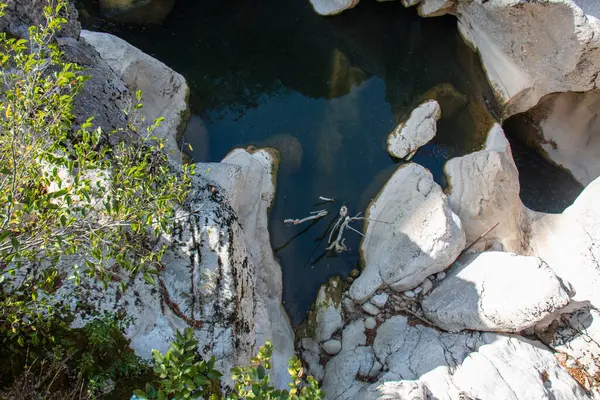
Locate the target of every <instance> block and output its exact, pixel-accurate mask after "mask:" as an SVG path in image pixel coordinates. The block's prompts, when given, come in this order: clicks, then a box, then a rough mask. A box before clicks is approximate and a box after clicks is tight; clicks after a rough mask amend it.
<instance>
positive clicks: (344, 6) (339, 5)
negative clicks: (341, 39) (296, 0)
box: [310, 0, 359, 15]
mask: <svg viewBox="0 0 600 400" xmlns="http://www.w3.org/2000/svg"><path fill="white" fill-rule="evenodd" d="M358 2H359V0H310V4H312V6H313V8H314V9H315V11H316V13H317V14H319V15H335V14H339V13H341V12H342V11H344V10H348V9H350V8H353V7H356V5H357V4H358Z"/></svg>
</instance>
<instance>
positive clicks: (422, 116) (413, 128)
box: [387, 100, 442, 159]
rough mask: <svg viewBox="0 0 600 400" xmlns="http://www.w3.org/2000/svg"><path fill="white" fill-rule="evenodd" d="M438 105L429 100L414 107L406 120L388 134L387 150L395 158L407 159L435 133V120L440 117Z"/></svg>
mask: <svg viewBox="0 0 600 400" xmlns="http://www.w3.org/2000/svg"><path fill="white" fill-rule="evenodd" d="M441 116H442V112H441V110H440V106H439V104H438V103H437V101H435V100H429V101H426V102H425V103H423V104H421V105H420V106H419V107H417V108H415V109H414V110H413V112H412V113H411V114H410V117H409V118H408V120H407V121H406V122H402V123H400V124H399V125H398V126H397V127H396V129H394V130H393V131H392V132H391V133H390V134H389V136H388V139H387V142H388V152H389V153H390V154H391V155H392V156H394V157H396V158H406V157H408V158H409V159H410V158H411V157H412V155H413V154H414V153H415V152H416V151H417V150H418V149H419V147H421V146H423V145H425V144H427V143H428V142H429V141H430V140H431V139H433V138H434V137H435V134H436V130H437V128H436V122H437V121H438V120H439V119H440V118H441Z"/></svg>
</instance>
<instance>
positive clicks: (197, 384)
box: [134, 328, 324, 400]
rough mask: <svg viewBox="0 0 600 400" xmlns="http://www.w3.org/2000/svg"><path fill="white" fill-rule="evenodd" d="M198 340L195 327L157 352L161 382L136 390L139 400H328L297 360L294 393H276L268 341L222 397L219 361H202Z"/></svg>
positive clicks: (234, 371)
mask: <svg viewBox="0 0 600 400" xmlns="http://www.w3.org/2000/svg"><path fill="white" fill-rule="evenodd" d="M197 348H198V341H197V340H195V339H194V331H193V330H192V329H191V328H188V329H186V330H185V332H184V333H183V334H182V333H180V332H177V336H176V339H175V341H174V342H173V343H172V344H171V348H170V349H169V351H167V353H166V354H165V355H164V356H163V355H162V354H161V353H160V352H159V351H157V350H153V351H152V356H153V358H154V373H155V375H156V377H158V378H159V379H158V380H156V381H155V382H154V383H152V384H147V385H146V389H145V390H136V391H135V392H134V394H135V396H136V397H137V398H139V399H158V400H165V399H190V398H191V399H196V398H204V399H210V400H217V399H219V398H222V399H227V400H237V399H257V400H259V399H260V400H320V399H323V398H324V394H323V392H322V391H321V390H320V389H319V385H318V383H317V381H316V380H315V379H314V378H313V377H312V376H308V377H307V378H306V380H307V383H306V384H303V381H302V377H303V376H302V375H303V371H302V363H301V362H300V360H299V359H298V358H297V357H295V356H294V357H293V358H292V359H291V360H290V362H289V366H288V373H289V374H290V376H291V378H292V382H290V384H289V386H290V390H289V391H287V390H276V389H275V387H274V386H273V385H272V384H271V377H270V376H269V374H268V371H269V370H270V369H271V356H272V354H273V345H272V344H271V343H270V342H267V343H266V344H265V345H264V346H261V347H260V350H259V353H258V355H257V356H256V357H254V358H253V359H252V360H251V365H250V366H248V367H236V368H233V369H232V370H231V379H232V380H233V383H234V390H233V393H230V394H225V395H220V393H219V392H220V378H221V376H222V374H221V373H220V372H219V371H217V370H215V369H214V363H215V359H214V357H213V358H211V359H210V360H209V361H208V362H207V361H204V360H202V358H201V357H200V355H199V354H198V352H197Z"/></svg>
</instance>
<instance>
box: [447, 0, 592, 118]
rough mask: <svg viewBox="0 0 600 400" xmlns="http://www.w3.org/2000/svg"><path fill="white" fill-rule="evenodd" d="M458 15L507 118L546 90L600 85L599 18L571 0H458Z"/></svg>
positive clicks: (587, 87)
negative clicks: (525, 0) (592, 15)
mask: <svg viewBox="0 0 600 400" xmlns="http://www.w3.org/2000/svg"><path fill="white" fill-rule="evenodd" d="M579 2H580V3H586V1H585V0H583V1H579ZM584 7H585V8H586V9H587V8H588V7H587V6H586V5H584ZM590 12H594V11H592V10H591V7H590ZM457 15H458V21H459V22H458V28H459V31H460V33H461V35H462V36H463V38H464V39H465V41H466V42H467V43H468V44H470V45H471V46H472V47H473V48H474V49H477V51H478V52H479V54H480V56H481V60H482V62H483V67H484V70H485V71H486V73H487V76H488V80H489V81H490V83H491V85H492V87H493V88H494V90H495V92H496V97H497V98H498V100H499V101H500V103H501V104H502V105H503V107H504V116H505V117H508V116H510V115H513V114H516V113H519V112H523V111H526V110H528V109H529V108H531V107H533V106H534V105H535V104H537V103H538V101H539V100H540V99H541V98H542V97H543V96H545V95H547V94H549V93H555V92H568V91H572V92H583V91H587V90H591V89H593V88H595V87H598V86H599V83H600V78H599V77H598V71H600V56H599V55H600V21H598V19H597V18H595V17H591V16H587V15H586V14H585V13H584V12H583V11H582V10H581V8H579V7H578V6H577V5H576V4H575V3H574V2H573V1H571V0H553V1H550V2H549V1H546V0H531V1H527V2H522V1H514V0H494V1H488V2H482V1H462V0H461V1H459V2H458V6H457Z"/></svg>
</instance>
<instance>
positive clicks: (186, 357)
mask: <svg viewBox="0 0 600 400" xmlns="http://www.w3.org/2000/svg"><path fill="white" fill-rule="evenodd" d="M197 348H198V341H197V340H195V339H194V331H193V330H192V329H186V330H185V332H184V333H183V334H182V333H180V332H177V335H176V338H175V341H174V342H173V343H172V344H171V348H170V349H169V351H167V353H166V354H165V355H164V356H163V355H162V354H161V353H160V352H159V351H158V350H152V358H153V359H154V373H155V375H156V376H157V377H158V378H159V379H158V380H157V381H156V382H155V383H154V384H148V385H146V390H145V391H142V390H136V391H135V392H134V393H135V395H136V396H137V397H139V398H140V399H158V400H163V399H190V398H191V399H196V398H207V399H208V398H211V399H213V398H215V399H216V398H217V397H216V396H217V394H216V393H218V390H219V380H220V378H221V376H222V374H221V373H220V372H219V371H217V370H215V369H214V364H215V359H214V357H213V358H211V359H210V360H209V361H208V362H206V361H204V360H202V358H201V357H200V355H199V354H198V353H197V350H196V349H197ZM215 392H216V393H215Z"/></svg>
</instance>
